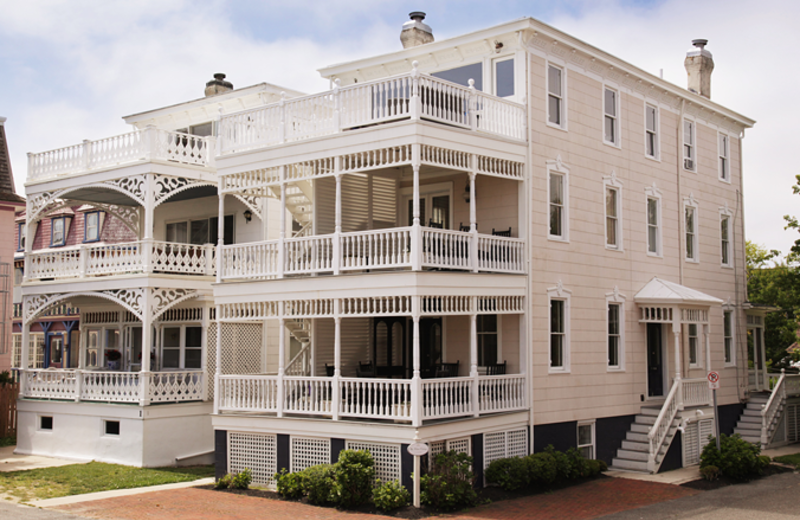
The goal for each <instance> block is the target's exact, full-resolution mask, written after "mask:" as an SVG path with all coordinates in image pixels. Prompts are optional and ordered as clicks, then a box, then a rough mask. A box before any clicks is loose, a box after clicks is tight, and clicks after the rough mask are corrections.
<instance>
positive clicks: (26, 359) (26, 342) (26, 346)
mask: <svg viewBox="0 0 800 520" xmlns="http://www.w3.org/2000/svg"><path fill="white" fill-rule="evenodd" d="M25 242H28V240H27V239H26V240H25ZM26 245H27V244H26ZM22 318H23V320H24V319H25V300H24V299H23V300H22ZM20 349H21V350H22V352H20V358H19V359H20V361H19V373H20V378H19V395H21V396H23V397H24V396H25V395H26V391H27V388H26V387H27V383H28V381H27V379H28V365H30V362H31V352H30V351H31V324H30V323H29V322H26V321H23V322H22V345H21V346H20Z"/></svg>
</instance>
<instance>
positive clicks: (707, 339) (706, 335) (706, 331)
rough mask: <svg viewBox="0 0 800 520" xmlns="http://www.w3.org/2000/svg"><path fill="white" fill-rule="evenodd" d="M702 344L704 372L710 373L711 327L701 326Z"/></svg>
mask: <svg viewBox="0 0 800 520" xmlns="http://www.w3.org/2000/svg"><path fill="white" fill-rule="evenodd" d="M703 343H704V347H705V350H706V372H711V370H712V368H711V326H710V325H709V324H708V323H706V324H705V325H703Z"/></svg>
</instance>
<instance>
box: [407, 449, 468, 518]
mask: <svg viewBox="0 0 800 520" xmlns="http://www.w3.org/2000/svg"><path fill="white" fill-rule="evenodd" d="M471 465H472V457H470V456H469V455H467V454H466V453H456V452H455V451H448V452H445V453H440V454H438V455H436V458H435V459H434V463H433V467H432V468H431V470H430V472H428V474H427V475H423V476H422V478H421V479H420V483H421V486H422V493H421V496H420V499H421V502H422V503H423V504H425V505H430V506H433V507H436V508H438V509H442V510H453V509H459V508H463V507H471V506H474V505H475V504H476V503H477V502H478V494H477V493H476V492H475V489H473V487H472V484H473V481H474V480H475V476H474V475H473V474H472V471H471V470H470V466H471Z"/></svg>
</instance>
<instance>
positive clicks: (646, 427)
mask: <svg viewBox="0 0 800 520" xmlns="http://www.w3.org/2000/svg"><path fill="white" fill-rule="evenodd" d="M651 427H652V425H650V424H638V423H633V424H631V430H630V431H632V432H636V433H644V434H646V433H648V432H649V431H650V428H651Z"/></svg>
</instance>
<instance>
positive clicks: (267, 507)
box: [58, 478, 698, 520]
mask: <svg viewBox="0 0 800 520" xmlns="http://www.w3.org/2000/svg"><path fill="white" fill-rule="evenodd" d="M697 493H698V491H694V490H691V489H686V488H681V487H678V486H672V485H669V484H658V483H653V482H642V481H637V480H628V479H622V478H613V479H612V478H608V479H599V480H594V481H591V482H588V483H585V484H582V485H580V486H575V487H572V488H568V489H561V490H559V491H555V492H553V493H547V494H542V495H536V496H531V497H525V498H518V499H515V500H505V501H502V502H496V503H494V504H488V505H485V506H480V507H477V508H475V509H472V510H470V511H469V512H466V513H458V514H454V515H450V518H452V519H453V520H475V519H490V520H517V519H520V520H522V519H528V518H531V519H533V518H535V519H537V520H539V519H542V520H546V519H551V518H552V519H558V520H583V519H588V518H597V517H599V516H603V515H607V514H611V513H617V512H620V511H627V510H629V509H634V508H638V507H642V506H647V505H650V504H655V503H659V502H664V501H667V500H673V499H676V498H680V497H685V496H690V495H695V494H697ZM58 509H60V510H62V511H65V512H69V513H72V514H76V515H79V516H86V517H89V518H98V519H115V520H143V519H149V518H159V519H162V518H163V519H170V520H210V519H214V520H252V519H254V518H269V519H270V520H305V519H311V520H313V519H317V518H319V519H332V520H379V519H381V518H386V517H381V516H375V515H365V514H355V513H345V512H342V511H337V510H336V509H330V508H321V507H314V506H309V505H305V504H299V503H296V502H283V501H280V500H268V499H263V498H256V497H248V496H242V495H234V494H230V493H219V492H215V491H211V490H206V489H198V488H188V489H178V490H170V491H157V492H153V493H145V494H141V495H132V496H128V497H120V498H109V499H105V500H97V501H94V502H83V503H78V504H71V505H68V506H60V507H59V508H58Z"/></svg>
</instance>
